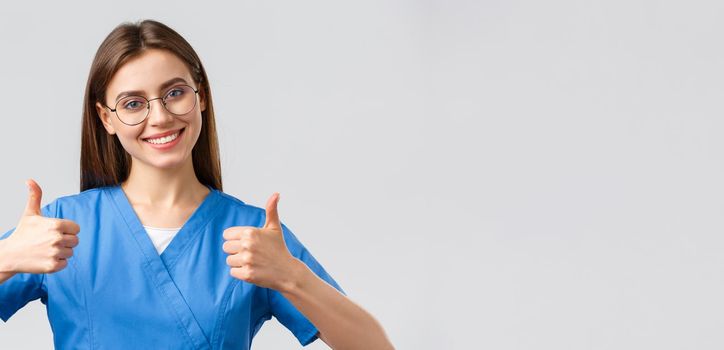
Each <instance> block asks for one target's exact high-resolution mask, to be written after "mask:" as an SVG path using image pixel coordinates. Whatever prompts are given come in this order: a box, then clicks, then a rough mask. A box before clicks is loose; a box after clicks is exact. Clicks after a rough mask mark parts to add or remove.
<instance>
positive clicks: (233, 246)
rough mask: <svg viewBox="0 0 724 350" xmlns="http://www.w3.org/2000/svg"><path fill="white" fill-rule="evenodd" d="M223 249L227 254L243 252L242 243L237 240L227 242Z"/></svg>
mask: <svg viewBox="0 0 724 350" xmlns="http://www.w3.org/2000/svg"><path fill="white" fill-rule="evenodd" d="M222 248H223V249H224V252H225V253H226V254H236V253H238V252H239V251H241V241H239V240H237V239H234V240H230V241H226V242H224V246H223V247H222Z"/></svg>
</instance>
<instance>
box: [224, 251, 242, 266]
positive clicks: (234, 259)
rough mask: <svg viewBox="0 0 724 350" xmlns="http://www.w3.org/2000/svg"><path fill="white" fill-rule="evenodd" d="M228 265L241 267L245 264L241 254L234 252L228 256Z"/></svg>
mask: <svg viewBox="0 0 724 350" xmlns="http://www.w3.org/2000/svg"><path fill="white" fill-rule="evenodd" d="M226 265H229V266H231V267H241V266H244V263H243V261H242V259H241V256H239V254H234V255H229V256H227V257H226Z"/></svg>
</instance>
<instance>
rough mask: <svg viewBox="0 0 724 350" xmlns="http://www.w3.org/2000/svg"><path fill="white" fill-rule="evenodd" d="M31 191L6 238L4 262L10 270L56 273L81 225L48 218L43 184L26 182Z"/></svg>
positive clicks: (62, 265)
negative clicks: (44, 213)
mask: <svg viewBox="0 0 724 350" xmlns="http://www.w3.org/2000/svg"><path fill="white" fill-rule="evenodd" d="M26 184H27V185H28V189H29V190H30V193H29V195H28V203H27V204H26V206H25V210H24V212H23V215H22V217H21V218H20V222H19V223H18V225H17V226H16V227H15V231H13V233H12V234H10V236H8V237H7V238H6V239H5V240H3V246H2V247H3V248H2V254H3V257H2V259H3V263H4V264H6V266H7V269H8V270H10V271H11V272H28V273H53V272H57V271H60V270H62V269H64V268H65V267H66V266H67V264H68V258H70V257H71V256H73V247H75V246H77V245H78V236H77V234H78V232H79V231H80V227H79V226H78V224H76V223H75V222H73V221H71V220H65V219H55V218H46V217H43V216H42V213H41V211H40V200H41V197H42V195H43V193H42V191H41V189H40V186H38V184H37V183H36V182H35V181H33V180H28V181H27V182H26Z"/></svg>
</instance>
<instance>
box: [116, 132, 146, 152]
mask: <svg viewBox="0 0 724 350" xmlns="http://www.w3.org/2000/svg"><path fill="white" fill-rule="evenodd" d="M140 135H141V134H140V133H139V132H138V131H136V130H133V129H127V128H117V129H116V137H118V140H119V141H121V144H122V145H123V148H125V149H126V150H128V149H129V148H131V147H135V145H136V143H137V142H138V141H140V140H139V139H138V138H139V137H140Z"/></svg>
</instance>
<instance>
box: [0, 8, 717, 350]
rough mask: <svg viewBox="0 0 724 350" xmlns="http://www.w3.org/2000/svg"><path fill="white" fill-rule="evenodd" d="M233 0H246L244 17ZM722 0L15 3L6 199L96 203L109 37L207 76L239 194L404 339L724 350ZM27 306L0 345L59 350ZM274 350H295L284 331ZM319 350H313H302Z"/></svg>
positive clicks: (2, 95)
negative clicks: (274, 215)
mask: <svg viewBox="0 0 724 350" xmlns="http://www.w3.org/2000/svg"><path fill="white" fill-rule="evenodd" d="M226 6H231V7H226ZM723 14H724V3H722V2H717V1H708V2H707V1H686V2H684V1H641V0H635V1H631V0H628V1H572V0H571V1H560V0H554V1H532V0H527V1H450V0H447V1H442V0H439V1H432V0H431V1H390V0H385V1H357V2H344V1H276V2H268V1H267V2H262V1H241V2H236V3H235V4H233V5H215V4H202V3H200V2H194V3H191V2H187V3H184V2H179V1H172V2H153V3H152V2H146V1H143V2H136V1H124V2H122V3H121V2H115V3H109V4H107V5H102V4H99V3H96V2H93V3H91V2H88V3H87V4H85V5H83V6H79V5H72V4H69V3H67V2H57V3H50V2H49V3H46V4H43V5H39V4H37V3H32V2H27V3H22V2H18V1H15V2H12V4H5V5H3V9H2V12H0V43H1V45H2V55H0V81H1V82H2V84H0V99H1V101H0V102H2V106H3V108H2V118H3V120H4V122H3V123H2V136H3V137H2V138H0V149H2V151H1V152H2V158H1V159H2V163H3V164H4V166H5V169H4V171H3V172H2V175H1V176H2V188H1V191H2V193H3V200H2V201H1V203H0V208H1V210H0V223H1V224H2V226H4V227H6V229H9V228H11V227H13V226H14V225H15V224H16V223H17V221H18V219H19V216H20V213H21V212H22V209H23V206H24V205H25V201H26V195H27V190H26V188H25V186H24V184H23V181H24V180H25V179H26V178H29V177H33V178H35V179H36V180H37V181H38V182H39V183H40V185H41V186H42V188H43V190H44V198H43V204H45V203H47V202H49V201H50V200H51V199H53V198H55V197H57V196H60V195H66V194H72V193H77V191H78V176H79V175H78V162H79V147H80V133H79V132H80V111H81V103H82V96H83V89H84V86H85V82H86V78H87V74H88V71H89V68H90V63H91V60H92V58H93V54H94V53H95V50H96V49H97V47H98V45H99V44H100V42H101V41H102V40H103V38H104V37H105V36H106V35H107V34H108V32H110V31H111V30H112V29H113V27H115V25H117V24H119V23H120V22H121V21H125V20H137V19H141V18H154V19H158V20H161V21H162V22H164V23H166V24H168V25H170V26H171V27H172V28H174V29H176V30H177V31H179V32H180V33H181V34H182V35H183V36H184V37H186V38H187V40H189V42H190V43H191V44H192V45H193V46H194V48H195V49H196V50H197V51H198V53H199V55H200V56H201V58H202V61H203V62H204V64H205V66H206V68H207V70H208V73H209V75H210V80H211V85H212V91H213V97H214V99H215V101H214V102H215V105H216V108H217V113H218V114H217V118H218V126H219V130H220V132H219V138H220V142H221V150H222V166H223V176H224V185H225V189H226V192H228V193H231V194H233V195H235V196H237V197H238V198H240V199H242V200H244V201H246V202H248V203H250V204H254V205H257V206H263V205H264V203H265V202H266V199H267V198H268V196H269V195H270V194H271V193H272V192H274V191H279V192H280V193H281V201H280V204H279V210H280V215H281V218H282V220H283V221H284V222H285V223H286V224H288V225H289V227H290V228H292V230H294V231H295V233H297V235H298V236H299V237H300V239H301V240H302V242H303V243H304V244H305V245H306V246H307V247H308V248H309V249H310V251H312V253H313V254H314V255H315V256H316V257H317V258H318V259H319V260H320V262H321V263H322V264H323V265H324V266H325V267H326V268H327V269H328V270H329V272H330V273H331V274H332V275H333V276H334V277H335V278H336V279H337V281H339V283H340V284H341V285H342V286H343V288H345V289H346V291H347V292H348V293H349V296H350V297H351V298H352V299H353V300H355V301H357V302H359V303H360V304H362V305H363V306H364V307H365V308H367V309H368V310H369V311H370V312H371V313H373V314H374V315H375V316H376V317H377V318H378V319H379V320H380V322H381V323H382V324H383V325H384V327H385V328H386V330H387V332H388V333H389V336H390V338H391V339H392V341H393V342H394V343H395V345H397V347H398V348H400V349H643V348H645V349H721V348H722V347H724V333H722V329H723V328H724V303H723V302H722V295H724V278H722V266H724V265H722V255H721V254H720V252H721V250H722V245H723V244H724V238H722V232H724V220H722V215H721V213H722V209H724V208H723V207H724V200H722V198H724V196H723V195H724V193H723V192H724V186H722V179H723V178H724V176H723V175H724V163H723V162H722V159H723V158H722V156H721V150H722V146H724V145H723V141H722V138H721V136H720V135H721V131H722V129H723V127H724V121H723V120H722V118H721V116H722V103H721V101H722V99H721V95H722V92H723V90H724V85H723V84H722V78H723V73H724V69H722V67H723V66H722V62H724V61H723V60H722V59H723V58H724V57H722V56H723V53H724V50H723V49H722V33H723V32H724V21H722V19H723V16H722V15H723ZM51 336H52V335H51V332H50V328H49V326H48V322H47V318H46V316H45V308H44V307H43V306H42V304H40V303H39V302H34V303H32V304H30V305H28V306H27V307H26V308H24V309H22V310H21V311H20V312H19V313H18V314H16V315H15V316H14V317H13V318H12V319H11V320H10V322H9V323H8V324H0V347H2V348H3V349H5V348H16V347H19V346H21V345H22V346H23V347H24V348H30V349H44V348H49V347H51V346H52V345H51V344H52V342H51V341H52V338H51ZM254 345H255V348H257V349H286V348H298V347H299V344H298V343H297V342H296V340H295V339H294V338H293V337H292V335H291V333H289V332H288V331H287V330H286V329H285V328H283V327H282V326H280V325H279V323H278V322H277V321H276V320H273V321H270V322H268V323H267V324H266V325H265V327H263V328H262V331H261V332H260V333H259V334H258V336H257V337H256V338H255V340H254ZM309 348H311V349H323V348H326V347H325V346H323V344H322V342H321V341H318V342H316V343H315V344H314V345H312V346H310V347H309Z"/></svg>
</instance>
